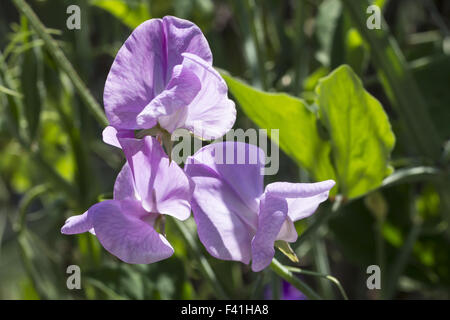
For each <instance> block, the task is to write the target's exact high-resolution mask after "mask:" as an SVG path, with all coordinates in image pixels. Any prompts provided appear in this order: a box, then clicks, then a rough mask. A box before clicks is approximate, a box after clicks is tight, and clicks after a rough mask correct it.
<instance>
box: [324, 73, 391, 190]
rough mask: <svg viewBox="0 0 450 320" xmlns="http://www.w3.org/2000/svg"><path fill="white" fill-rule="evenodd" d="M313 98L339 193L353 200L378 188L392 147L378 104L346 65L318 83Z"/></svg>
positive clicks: (384, 119) (382, 113) (388, 168)
mask: <svg viewBox="0 0 450 320" xmlns="http://www.w3.org/2000/svg"><path fill="white" fill-rule="evenodd" d="M316 94H317V105H318V106H319V115H320V118H321V120H322V122H323V124H324V125H325V127H326V128H327V129H328V132H329V134H330V139H331V146H332V157H333V164H334V167H335V169H336V176H337V179H338V181H339V184H340V189H339V191H340V193H341V194H343V195H344V196H346V197H348V198H355V197H358V196H361V195H363V194H365V193H367V192H369V191H371V190H373V189H375V188H377V187H379V186H380V185H381V183H382V181H383V179H384V177H385V176H387V175H389V174H390V173H391V172H392V168H391V167H390V166H389V164H388V162H389V157H390V154H391V151H392V149H393V147H394V144H395V137H394V134H393V132H392V130H391V125H390V123H389V119H388V117H387V115H386V113H385V112H384V110H383V107H382V106H381V104H380V102H379V101H378V100H377V99H375V98H374V97H373V96H372V95H371V94H369V93H368V92H367V91H366V90H365V89H364V88H363V85H362V83H361V80H360V79H359V78H358V76H357V75H356V74H355V73H354V72H353V70H352V69H351V68H350V67H349V66H347V65H344V66H341V67H339V68H337V69H336V70H335V71H333V72H332V73H331V74H330V75H329V76H327V77H325V78H323V79H322V80H321V81H319V84H318V86H317V88H316Z"/></svg>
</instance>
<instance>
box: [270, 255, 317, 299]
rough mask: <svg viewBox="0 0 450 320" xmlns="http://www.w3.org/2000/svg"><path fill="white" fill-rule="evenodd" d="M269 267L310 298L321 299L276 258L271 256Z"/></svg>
mask: <svg viewBox="0 0 450 320" xmlns="http://www.w3.org/2000/svg"><path fill="white" fill-rule="evenodd" d="M270 268H271V269H272V270H273V271H274V272H275V273H276V274H277V275H278V276H280V277H281V278H283V279H284V280H286V281H287V282H289V283H290V284H291V285H293V286H294V287H295V288H297V289H298V290H300V291H301V292H302V293H303V294H304V295H305V296H306V297H307V298H308V299H310V300H321V299H322V298H321V297H320V296H319V295H318V294H317V293H316V292H315V291H314V290H313V289H311V287H310V286H308V285H307V284H306V283H304V282H303V281H301V280H300V279H299V278H298V277H296V276H295V275H294V274H293V273H292V272H291V271H290V270H289V269H288V268H287V267H286V266H284V265H282V264H281V263H280V262H279V261H278V260H277V259H275V258H273V259H272V262H271V263H270Z"/></svg>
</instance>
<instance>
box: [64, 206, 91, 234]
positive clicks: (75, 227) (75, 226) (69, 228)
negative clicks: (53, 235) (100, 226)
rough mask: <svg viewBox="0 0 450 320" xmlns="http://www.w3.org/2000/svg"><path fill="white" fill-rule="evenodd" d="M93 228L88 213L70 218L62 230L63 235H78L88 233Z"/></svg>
mask: <svg viewBox="0 0 450 320" xmlns="http://www.w3.org/2000/svg"><path fill="white" fill-rule="evenodd" d="M92 228H93V223H92V219H90V217H89V215H88V212H87V211H86V212H85V213H83V214H80V215H77V216H72V217H69V218H68V219H67V220H66V222H65V223H64V226H63V227H62V228H61V233H63V234H77V233H83V232H87V231H89V230H90V229H92Z"/></svg>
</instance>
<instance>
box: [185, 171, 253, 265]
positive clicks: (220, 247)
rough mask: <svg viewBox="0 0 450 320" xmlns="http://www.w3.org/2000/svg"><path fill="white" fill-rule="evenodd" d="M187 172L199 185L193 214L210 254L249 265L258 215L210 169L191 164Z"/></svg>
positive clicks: (201, 238) (200, 236)
mask: <svg viewBox="0 0 450 320" xmlns="http://www.w3.org/2000/svg"><path fill="white" fill-rule="evenodd" d="M185 170H186V173H187V174H188V175H189V176H190V177H191V179H192V180H193V181H194V183H195V189H194V196H193V201H192V211H193V213H194V218H195V222H196V223H197V230H198V235H199V238H200V241H201V242H202V243H203V245H204V246H205V248H206V250H207V251H208V252H209V253H210V254H211V255H212V256H214V257H216V258H218V259H223V260H235V261H241V262H243V263H249V261H250V255H251V251H250V243H251V238H252V236H253V235H254V232H255V229H256V223H257V215H256V212H253V211H251V210H250V209H249V207H248V206H247V205H246V204H245V203H244V202H243V201H242V200H241V198H240V197H239V196H238V195H237V193H236V192H235V190H233V189H232V188H231V187H230V185H229V184H228V183H227V182H226V181H224V180H223V179H222V177H221V176H219V175H218V174H217V173H216V172H214V171H213V170H211V169H210V168H209V167H208V166H206V165H203V164H193V163H190V164H186V165H185Z"/></svg>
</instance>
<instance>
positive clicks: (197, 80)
mask: <svg viewBox="0 0 450 320" xmlns="http://www.w3.org/2000/svg"><path fill="white" fill-rule="evenodd" d="M227 91H228V88H227V85H226V83H225V81H224V80H223V79H222V78H221V76H220V75H219V73H218V72H217V71H215V70H214V68H213V67H212V54H211V50H210V48H209V45H208V42H207V40H206V38H205V37H204V36H203V34H202V32H201V30H200V29H199V28H198V27H197V26H196V25H195V24H193V23H192V22H190V21H187V20H183V19H179V18H176V17H169V16H167V17H164V18H163V19H150V20H147V21H146V22H144V23H142V24H141V25H140V26H138V27H137V28H136V29H135V30H134V31H133V33H132V34H131V35H130V36H129V37H128V39H127V40H126V41H125V43H124V44H123V46H122V47H121V48H120V50H119V52H118V53H117V56H116V58H115V60H114V62H113V64H112V66H111V70H110V72H109V74H108V78H107V79H106V84H105V90H104V94H103V100H104V105H105V111H106V116H107V117H108V120H109V122H110V125H111V126H112V127H114V129H111V128H109V129H108V128H107V132H106V133H104V138H105V135H106V138H105V142H107V143H112V144H113V145H116V146H118V143H117V139H115V137H114V130H116V131H119V132H125V134H126V135H131V134H132V133H133V130H139V129H150V128H152V127H154V126H155V125H157V124H159V125H160V126H161V127H162V128H164V129H165V130H167V131H168V132H169V133H172V132H173V131H174V130H175V129H178V128H185V129H188V130H189V131H191V132H193V133H194V134H195V135H197V136H199V137H202V138H204V139H208V140H210V139H215V138H218V137H221V136H223V135H224V134H225V133H226V132H227V131H228V130H229V129H231V127H232V126H233V124H234V121H235V119H236V109H235V105H234V102H233V101H232V100H230V99H228V96H227Z"/></svg>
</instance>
